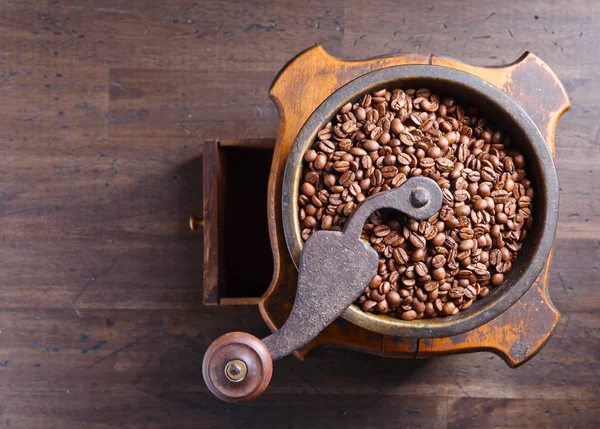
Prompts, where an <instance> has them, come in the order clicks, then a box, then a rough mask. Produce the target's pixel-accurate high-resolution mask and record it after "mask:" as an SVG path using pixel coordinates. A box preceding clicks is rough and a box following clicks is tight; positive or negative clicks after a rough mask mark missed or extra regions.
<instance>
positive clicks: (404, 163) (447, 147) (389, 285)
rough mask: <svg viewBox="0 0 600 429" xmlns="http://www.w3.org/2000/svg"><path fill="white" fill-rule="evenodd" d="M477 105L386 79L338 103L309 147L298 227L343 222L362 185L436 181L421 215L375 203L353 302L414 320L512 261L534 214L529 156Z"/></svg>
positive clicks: (479, 293)
mask: <svg viewBox="0 0 600 429" xmlns="http://www.w3.org/2000/svg"><path fill="white" fill-rule="evenodd" d="M487 124H488V121H487V120H486V119H485V118H483V117H481V113H480V112H479V110H477V109H474V108H471V107H468V106H467V107H463V106H458V105H456V103H455V101H454V99H451V98H443V99H441V101H440V97H439V96H437V95H436V94H432V93H431V92H430V91H429V90H428V89H424V88H421V89H418V90H415V89H406V90H404V91H403V90H398V89H392V90H387V89H381V90H379V91H376V92H374V93H372V94H366V95H364V96H363V97H362V98H361V99H360V100H359V101H358V102H356V103H354V104H352V103H347V104H346V105H344V106H343V107H342V108H341V109H340V111H339V112H338V114H337V115H335V116H334V118H333V119H332V120H331V122H330V123H329V124H327V126H326V127H325V128H323V129H322V130H320V131H319V132H318V135H317V138H316V139H315V141H314V142H313V145H312V147H311V148H309V149H308V150H307V152H306V153H305V155H304V159H303V162H304V164H303V165H304V170H303V171H302V178H303V180H302V181H301V184H300V188H299V195H298V216H299V221H300V222H301V225H302V228H301V237H302V239H303V240H307V239H308V237H309V236H310V234H311V233H312V232H313V231H315V230H318V229H323V230H336V231H340V230H341V229H342V227H343V225H344V223H345V222H346V219H347V217H348V216H350V215H351V214H352V212H353V211H354V210H355V209H356V207H357V205H358V204H360V202H362V201H363V200H364V199H365V198H366V196H370V195H375V194H377V193H379V192H385V191H387V190H389V189H393V188H397V187H399V186H401V185H402V184H403V183H404V182H405V181H406V180H407V178H408V177H412V176H417V175H424V176H427V177H430V178H431V179H433V180H435V181H436V182H437V183H438V184H439V186H440V187H441V188H442V194H443V205H442V208H441V210H440V213H439V214H437V215H435V216H434V217H432V218H431V219H429V220H427V221H421V222H417V221H415V220H413V219H406V220H402V219H399V218H398V216H397V215H396V214H395V213H393V212H385V211H382V212H376V213H375V214H374V215H372V216H371V217H370V219H369V221H367V223H365V225H364V228H363V233H362V235H361V238H362V239H364V240H366V241H368V242H369V243H370V244H371V246H373V248H374V249H375V250H376V251H377V252H378V254H379V257H380V263H379V269H378V274H377V275H376V276H375V277H374V278H373V281H372V282H371V284H370V285H369V288H367V290H366V291H365V293H364V294H363V295H362V296H361V297H360V298H359V300H358V301H357V304H358V305H360V306H361V308H363V310H364V311H370V312H376V313H377V312H379V313H389V312H391V313H392V314H393V315H395V316H397V317H400V318H403V319H405V320H412V319H417V318H422V317H439V316H445V315H451V314H456V313H457V312H458V311H462V310H465V309H467V308H469V307H470V306H471V305H472V303H473V302H474V301H475V300H477V299H479V298H482V297H483V296H485V295H487V294H488V293H489V288H490V287H495V286H498V285H499V284H501V283H502V282H503V281H504V274H505V273H506V272H508V271H510V269H511V267H512V263H513V261H514V260H515V258H516V255H517V252H518V251H519V250H520V249H521V243H522V241H523V240H524V239H525V237H526V235H527V229H529V228H531V226H532V225H533V220H532V213H533V198H534V194H535V193H534V189H533V187H532V184H531V182H530V181H529V180H528V179H527V177H526V173H525V170H524V168H525V165H526V163H525V158H524V157H523V155H521V154H520V153H519V152H518V151H517V150H516V149H515V148H514V147H512V146H511V144H510V139H509V138H508V136H505V135H504V134H503V133H502V132H500V131H498V130H494V129H491V128H489V127H488V125H487Z"/></svg>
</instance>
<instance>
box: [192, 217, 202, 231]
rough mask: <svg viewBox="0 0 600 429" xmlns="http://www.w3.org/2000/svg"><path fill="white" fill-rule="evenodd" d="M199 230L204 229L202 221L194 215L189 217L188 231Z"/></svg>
mask: <svg viewBox="0 0 600 429" xmlns="http://www.w3.org/2000/svg"><path fill="white" fill-rule="evenodd" d="M199 228H204V219H200V218H199V217H197V216H196V215H195V214H193V213H192V214H191V215H190V229H191V230H192V231H197V230H198V229H199Z"/></svg>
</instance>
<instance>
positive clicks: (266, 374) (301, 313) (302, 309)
mask: <svg viewBox="0 0 600 429" xmlns="http://www.w3.org/2000/svg"><path fill="white" fill-rule="evenodd" d="M441 206H442V191H441V189H440V187H439V186H438V185H437V183H436V182H434V181H433V180H432V179H428V178H425V177H412V178H410V179H408V180H407V181H406V182H405V183H404V184H403V185H401V186H400V187H398V188H396V189H394V190H390V191H386V192H382V193H379V194H377V195H374V196H371V197H369V198H367V199H366V200H364V201H363V202H362V203H361V204H360V205H359V206H358V208H357V209H356V211H355V212H354V213H353V214H352V215H351V216H350V217H349V218H348V220H347V221H346V224H345V225H344V228H343V230H342V231H341V232H340V231H315V232H314V233H313V234H312V235H311V236H310V238H309V239H308V240H307V241H306V243H305V244H304V248H303V250H302V254H301V256H300V264H299V275H298V289H297V291H296V299H295V301H294V305H293V307H292V310H291V313H290V315H289V317H288V319H287V320H286V322H285V323H284V325H283V326H282V327H281V329H280V330H279V331H277V332H275V333H273V334H272V335H269V336H268V337H266V338H264V339H263V340H262V341H261V340H259V339H257V338H255V337H253V336H251V335H249V334H244V333H241V332H235V333H230V334H226V335H224V336H222V337H220V338H219V339H217V340H216V341H215V342H214V343H213V344H211V346H210V347H209V349H208V350H207V352H206V355H205V357H204V362H203V374H204V379H205V381H206V384H207V385H208V387H209V389H210V390H211V391H212V392H213V393H214V394H215V395H217V396H218V397H219V398H221V399H223V400H226V401H230V402H235V401H239V400H245V399H250V398H253V397H256V396H258V395H259V394H260V393H262V392H263V391H264V389H265V388H266V387H267V385H268V383H269V380H270V378H271V373H272V360H275V359H279V358H281V357H283V356H286V355H288V354H290V353H292V352H293V351H295V350H298V349H299V348H301V347H302V346H304V345H306V344H307V343H308V342H309V341H310V340H312V339H313V338H315V337H316V336H317V335H318V334H319V333H320V332H321V331H322V330H323V329H324V328H325V327H326V326H327V325H329V324H330V323H331V322H333V321H334V320H335V319H336V318H337V317H339V316H340V315H341V314H342V313H343V312H344V311H345V310H346V309H347V308H348V306H349V305H351V304H352V303H353V302H354V301H355V300H356V299H357V298H358V297H359V296H360V294H361V292H362V291H363V290H364V289H365V287H366V286H367V285H368V284H369V282H370V280H371V278H372V277H373V275H374V274H375V273H376V272H377V266H378V261H379V258H378V255H377V252H376V251H375V250H374V249H373V248H372V247H371V246H370V245H369V244H368V243H365V242H364V241H362V240H361V239H360V236H361V232H362V229H363V225H364V223H365V221H366V220H367V218H368V217H369V216H370V215H371V214H372V213H373V212H374V211H376V210H379V209H394V210H397V211H400V212H402V213H404V214H406V215H407V216H409V217H412V218H415V219H419V220H421V219H428V218H430V217H431V216H433V215H434V214H436V213H437V212H438V211H439V210H440V208H441ZM233 363H235V365H234V364H233ZM234 367H235V369H236V371H235V376H232V375H231V371H228V368H229V369H231V368H234ZM239 368H241V369H243V371H241V370H238V369H239ZM242 372H243V374H244V376H243V377H241V376H239V374H241V373H242Z"/></svg>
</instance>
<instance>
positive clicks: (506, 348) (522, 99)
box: [259, 46, 570, 367]
mask: <svg viewBox="0 0 600 429" xmlns="http://www.w3.org/2000/svg"><path fill="white" fill-rule="evenodd" d="M406 64H434V65H443V66H446V67H452V68H455V69H458V70H462V71H465V72H468V73H471V74H473V75H475V76H478V77H480V78H482V79H484V80H486V81H487V82H489V83H491V84H492V85H494V86H496V87H497V88H499V89H500V90H502V91H504V92H505V93H506V94H508V95H509V96H510V97H512V98H513V99H514V100H515V101H516V102H517V103H519V104H520V105H521V107H523V109H524V110H525V111H526V112H527V113H528V114H529V115H530V116H531V118H532V119H533V120H534V122H535V123H536V125H537V126H538V128H539V129H540V131H541V132H542V135H543V136H544V139H545V140H546V142H547V144H548V146H549V147H550V149H551V151H552V154H553V156H554V131H555V129H556V125H557V123H558V119H559V118H560V116H561V115H562V114H563V113H564V112H565V111H567V110H568V109H569V108H570V103H569V99H568V96H567V94H566V92H565V89H564V87H563V86H562V84H561V83H560V81H559V80H558V78H557V76H556V75H555V74H554V72H553V71H552V70H551V69H550V68H549V67H548V65H547V64H545V63H544V62H543V61H542V60H541V59H539V58H538V57H537V56H535V55H533V54H531V53H528V52H527V53H525V54H523V55H522V56H521V58H519V59H518V60H517V61H515V62H514V63H512V64H509V65H506V66H503V67H476V66H471V65H468V64H463V63H461V62H458V61H456V60H453V59H450V58H443V57H435V56H431V55H429V56H427V55H403V56H396V57H386V58H377V59H371V60H366V61H342V60H340V59H338V58H335V57H332V56H331V55H329V54H328V53H327V52H326V51H325V50H324V49H323V48H322V47H321V46H315V47H313V48H311V49H308V50H306V51H304V52H302V53H301V54H299V55H298V56H296V57H295V58H293V59H292V60H291V61H290V62H289V63H288V64H286V66H285V67H284V68H283V69H282V70H281V72H280V73H279V75H278V76H277V77H276V78H275V81H274V82H273V85H272V86H271V91H270V96H271V98H272V100H273V101H274V103H275V104H276V106H277V109H278V112H279V130H278V134H277V143H276V145H275V151H274V154H273V162H272V165H271V174H270V178H269V189H268V202H267V212H268V219H269V235H270V241H271V249H272V252H273V260H274V272H273V279H272V281H271V285H270V286H269V289H268V290H267V291H266V292H265V294H264V295H263V297H262V298H261V300H260V302H259V308H260V312H261V315H262V317H263V319H264V320H265V323H266V324H267V325H268V326H269V328H270V329H271V330H272V331H275V330H277V329H278V328H279V327H280V326H282V324H283V322H285V320H286V318H287V316H288V314H289V312H290V310H291V307H292V304H293V302H294V296H295V292H296V283H297V278H298V277H297V272H296V268H295V266H294V263H293V262H292V260H291V257H290V255H289V253H288V251H287V247H286V245H285V241H284V240H285V239H284V234H283V227H282V223H281V186H282V176H283V170H284V167H285V160H286V159H287V155H288V153H289V151H290V149H291V147H292V145H293V143H294V140H295V138H296V135H297V134H298V132H299V130H300V128H301V127H302V125H303V124H304V122H305V121H306V120H307V118H308V117H309V116H310V114H311V113H312V112H313V111H314V110H315V109H316V108H317V106H319V105H320V104H321V103H322V102H323V101H324V100H325V99H326V98H327V97H328V96H329V95H330V94H331V93H333V92H334V91H335V90H337V89H338V88H340V87H341V86H343V85H345V84H346V83H348V82H349V81H351V80H353V79H355V78H357V77H359V76H361V75H363V74H365V73H368V72H371V71H373V70H377V69H381V68H384V67H390V66H396V65H406ZM298 89H300V90H301V92H302V94H301V97H302V103H298V102H297V100H298V97H299V94H298ZM551 259H552V255H550V257H549V258H548V260H547V261H546V264H545V267H544V269H543V271H542V273H541V274H540V275H539V277H538V278H537V280H536V281H535V283H534V285H533V286H532V287H531V289H530V290H529V291H528V292H527V293H526V294H525V295H524V296H523V297H522V298H521V299H520V300H519V301H518V303H517V304H515V305H513V306H512V307H511V308H510V309H509V310H507V311H506V312H504V313H503V314H502V315H500V316H499V317H497V318H496V319H494V320H492V321H491V322H489V323H487V324H485V325H483V326H480V327H479V328H476V329H474V330H472V331H469V332H467V333H465V334H462V335H457V336H454V337H447V338H436V339H406V338H398V337H391V336H386V335H381V334H377V333H374V332H371V331H368V330H365V329H363V328H360V327H358V326H356V325H353V324H351V323H349V322H346V321H345V320H343V319H338V320H336V321H335V322H334V323H332V324H331V325H330V326H328V327H327V328H326V329H325V330H324V331H323V332H321V334H320V335H319V336H318V337H317V338H315V339H314V340H313V341H311V342H310V343H309V344H308V345H307V346H305V347H304V348H302V349H301V350H298V351H297V352H295V355H296V356H297V357H298V358H300V359H303V357H304V356H305V355H306V354H307V353H308V352H309V351H310V350H311V349H312V348H314V347H316V346H317V345H322V344H336V345H340V346H343V347H348V348H352V349H357V350H361V351H365V352H368V353H374V354H379V355H384V356H390V357H412V358H415V357H417V358H419V357H429V356H436V355H445V354H452V353H466V352H475V351H484V350H487V351H491V352H493V353H495V354H497V355H499V356H500V357H501V358H502V359H503V360H504V361H505V362H506V363H507V364H508V365H510V366H511V367H516V366H518V365H520V364H522V363H524V362H526V361H527V360H528V359H530V358H531V357H533V356H534V355H535V354H536V353H537V352H538V351H539V350H540V349H541V348H542V347H543V346H544V344H545V343H546V342H547V341H548V339H549V337H550V335H551V334H552V332H553V331H554V329H555V327H556V324H557V323H558V319H559V317H560V314H559V312H558V311H557V310H556V308H555V307H554V305H553V304H552V301H551V300H550V297H549V296H548V290H547V277H548V271H549V267H550V262H551Z"/></svg>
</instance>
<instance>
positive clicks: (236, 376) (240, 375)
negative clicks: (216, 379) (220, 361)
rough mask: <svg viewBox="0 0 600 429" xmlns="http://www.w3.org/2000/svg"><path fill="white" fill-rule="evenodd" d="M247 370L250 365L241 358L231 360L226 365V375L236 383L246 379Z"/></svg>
mask: <svg viewBox="0 0 600 429" xmlns="http://www.w3.org/2000/svg"><path fill="white" fill-rule="evenodd" d="M247 372H248V367H247V366H246V363H245V362H244V361H243V360H240V359H233V360H230V361H229V362H227V365H225V376H226V377H227V378H228V379H229V381H233V382H234V383H239V382H240V381H242V380H244V378H246V373H247Z"/></svg>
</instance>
